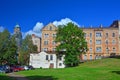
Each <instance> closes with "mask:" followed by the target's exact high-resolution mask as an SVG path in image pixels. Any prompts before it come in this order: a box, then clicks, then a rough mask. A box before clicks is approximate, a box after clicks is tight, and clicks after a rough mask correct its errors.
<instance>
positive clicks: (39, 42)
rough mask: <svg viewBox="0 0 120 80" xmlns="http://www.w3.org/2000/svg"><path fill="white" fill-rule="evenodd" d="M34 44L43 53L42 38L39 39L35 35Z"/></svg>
mask: <svg viewBox="0 0 120 80" xmlns="http://www.w3.org/2000/svg"><path fill="white" fill-rule="evenodd" d="M32 41H33V44H34V45H36V46H37V51H38V52H40V51H41V38H40V37H37V36H36V35H35V34H32Z"/></svg>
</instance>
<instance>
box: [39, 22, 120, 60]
mask: <svg viewBox="0 0 120 80" xmlns="http://www.w3.org/2000/svg"><path fill="white" fill-rule="evenodd" d="M119 27H120V21H114V22H113V23H112V24H111V25H110V26H109V27H107V28H104V27H103V26H102V25H100V27H99V28H82V29H83V32H84V33H85V35H84V36H85V39H86V41H87V45H88V51H87V52H86V54H82V55H81V59H82V60H93V59H101V58H103V57H109V56H114V55H120V39H119V35H120V30H119V29H120V28H119ZM56 31H57V27H56V26H54V25H53V24H52V23H50V24H48V25H47V26H45V27H44V28H43V29H42V43H41V48H42V51H45V52H46V51H48V52H53V51H55V48H56V45H57V44H56V43H55V41H54V40H55V36H56Z"/></svg>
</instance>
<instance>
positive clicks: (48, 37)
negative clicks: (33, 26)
mask: <svg viewBox="0 0 120 80" xmlns="http://www.w3.org/2000/svg"><path fill="white" fill-rule="evenodd" d="M56 30H57V27H56V26H54V25H53V24H52V23H50V24H48V25H47V26H45V27H44V28H43V29H42V43H41V48H42V51H55V48H56V45H57V44H56V43H55V42H54V41H55V36H56Z"/></svg>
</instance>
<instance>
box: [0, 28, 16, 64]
mask: <svg viewBox="0 0 120 80" xmlns="http://www.w3.org/2000/svg"><path fill="white" fill-rule="evenodd" d="M16 50H17V46H16V45H15V41H14V40H13V39H12V37H11V35H10V33H9V31H8V30H4V31H3V32H1V33H0V63H1V64H2V63H4V64H5V63H9V64H16V61H17V60H16V58H15V55H16Z"/></svg>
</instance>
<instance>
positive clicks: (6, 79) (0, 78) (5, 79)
mask: <svg viewBox="0 0 120 80" xmlns="http://www.w3.org/2000/svg"><path fill="white" fill-rule="evenodd" d="M0 80H14V79H13V78H10V77H8V76H6V74H3V73H0Z"/></svg>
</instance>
